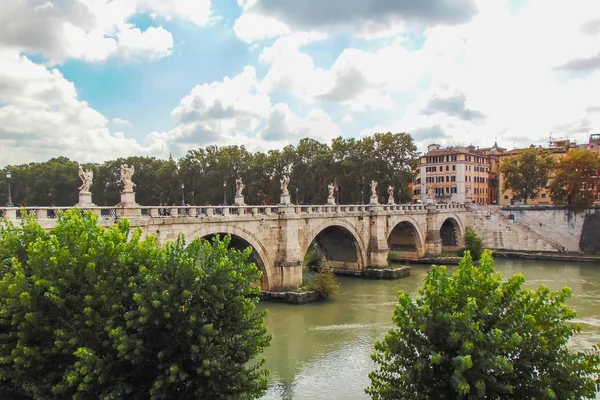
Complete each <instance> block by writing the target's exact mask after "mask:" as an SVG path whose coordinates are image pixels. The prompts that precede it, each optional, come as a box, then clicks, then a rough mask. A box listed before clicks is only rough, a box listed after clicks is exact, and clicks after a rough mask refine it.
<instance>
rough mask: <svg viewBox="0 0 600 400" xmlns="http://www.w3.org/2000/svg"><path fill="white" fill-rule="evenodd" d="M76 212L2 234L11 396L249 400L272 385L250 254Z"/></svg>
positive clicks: (4, 375)
mask: <svg viewBox="0 0 600 400" xmlns="http://www.w3.org/2000/svg"><path fill="white" fill-rule="evenodd" d="M228 244H229V238H225V239H223V240H219V239H218V238H217V239H215V240H214V241H213V242H212V243H209V242H206V241H202V240H200V239H197V240H194V241H193V242H191V243H190V244H188V245H186V244H185V243H184V239H183V236H180V237H179V238H178V240H177V241H176V242H172V243H167V244H165V245H163V246H158V244H157V241H156V238H155V237H152V236H150V237H148V238H146V239H142V238H141V231H140V230H134V231H130V225H129V222H128V221H126V220H121V221H119V223H118V224H117V225H115V226H112V227H111V228H109V229H105V228H103V227H100V226H98V225H97V220H96V217H95V216H94V215H91V214H84V215H82V214H81V213H78V212H77V211H70V212H67V213H65V214H62V215H61V216H60V217H59V221H58V225H57V226H56V227H55V228H54V229H52V230H51V231H49V232H46V231H44V230H43V229H42V228H41V227H40V226H39V225H38V223H37V222H36V221H35V220H34V219H32V218H26V219H24V220H23V223H22V225H19V226H13V225H11V224H9V223H8V222H5V223H4V224H3V225H2V226H1V227H0V276H2V279H1V280H0V397H2V396H3V395H4V396H7V397H8V398H11V399H13V398H30V399H50V398H53V399H56V398H59V399H67V398H68V399H99V398H103V399H175V398H176V399H198V398H206V399H239V398H255V397H256V396H258V395H260V394H261V393H262V392H263V391H264V390H265V389H266V386H267V372H266V371H264V370H263V369H262V363H263V361H262V360H260V359H258V358H257V356H258V354H259V353H260V352H261V350H262V349H263V348H264V347H265V346H267V345H268V344H269V341H270V336H269V335H267V334H266V329H265V327H264V313H263V312H257V311H256V310H254V307H255V303H256V301H258V300H257V297H256V294H257V292H258V290H259V289H258V288H256V287H253V285H252V283H253V282H254V281H256V280H258V279H259V277H260V272H259V270H258V269H257V267H256V265H254V264H250V263H248V262H247V260H248V257H249V256H250V251H251V250H250V249H247V250H246V251H244V252H240V251H236V250H229V249H228Z"/></svg>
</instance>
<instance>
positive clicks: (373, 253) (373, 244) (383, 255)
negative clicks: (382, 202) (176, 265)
mask: <svg viewBox="0 0 600 400" xmlns="http://www.w3.org/2000/svg"><path fill="white" fill-rule="evenodd" d="M379 214H380V213H377V212H371V215H370V216H369V228H370V229H369V248H368V257H367V265H366V267H377V266H386V265H387V264H388V254H389V253H390V248H389V246H388V235H387V221H386V218H385V217H383V216H382V215H379Z"/></svg>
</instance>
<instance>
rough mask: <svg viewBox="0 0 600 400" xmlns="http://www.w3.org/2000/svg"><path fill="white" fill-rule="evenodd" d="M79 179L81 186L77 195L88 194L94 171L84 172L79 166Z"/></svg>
mask: <svg viewBox="0 0 600 400" xmlns="http://www.w3.org/2000/svg"><path fill="white" fill-rule="evenodd" d="M79 178H81V186H79V193H89V192H90V187H91V186H92V182H93V181H94V171H92V170H91V169H88V170H84V169H83V168H81V165H80V166H79Z"/></svg>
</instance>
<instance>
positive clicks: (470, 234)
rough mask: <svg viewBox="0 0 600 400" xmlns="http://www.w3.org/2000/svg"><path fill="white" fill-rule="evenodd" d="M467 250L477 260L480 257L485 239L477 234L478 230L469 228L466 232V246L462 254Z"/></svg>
mask: <svg viewBox="0 0 600 400" xmlns="http://www.w3.org/2000/svg"><path fill="white" fill-rule="evenodd" d="M466 251H468V252H469V253H471V257H472V258H474V259H476V260H477V259H479V257H481V253H483V241H482V240H481V238H480V237H479V236H477V232H475V231H474V230H472V229H467V231H466V232H465V247H464V249H462V250H461V256H463V255H464V254H465V252H466Z"/></svg>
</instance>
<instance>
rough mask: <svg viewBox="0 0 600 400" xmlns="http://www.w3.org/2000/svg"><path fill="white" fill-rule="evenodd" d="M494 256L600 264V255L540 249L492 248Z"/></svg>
mask: <svg viewBox="0 0 600 400" xmlns="http://www.w3.org/2000/svg"><path fill="white" fill-rule="evenodd" d="M492 251H493V253H494V257H504V258H516V259H524V260H541V261H570V262H585V263H598V264H600V255H596V254H583V253H547V252H539V251H535V252H534V251H509V250H492Z"/></svg>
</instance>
